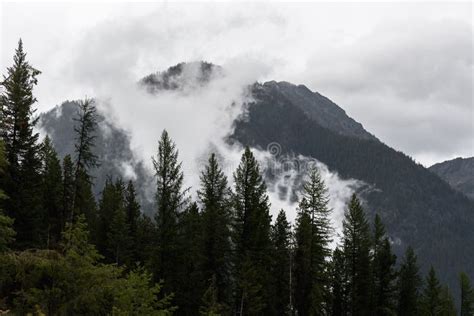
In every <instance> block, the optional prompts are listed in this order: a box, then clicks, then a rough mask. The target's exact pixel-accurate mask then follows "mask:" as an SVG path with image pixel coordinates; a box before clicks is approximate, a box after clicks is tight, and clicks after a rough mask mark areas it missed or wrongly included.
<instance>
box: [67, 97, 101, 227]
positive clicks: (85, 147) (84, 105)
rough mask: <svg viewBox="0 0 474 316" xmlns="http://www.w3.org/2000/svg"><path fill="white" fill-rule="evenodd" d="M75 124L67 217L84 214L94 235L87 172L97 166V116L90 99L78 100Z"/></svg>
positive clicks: (94, 220) (93, 217)
mask: <svg viewBox="0 0 474 316" xmlns="http://www.w3.org/2000/svg"><path fill="white" fill-rule="evenodd" d="M74 121H75V122H76V123H75V126H74V132H75V133H76V138H75V141H76V142H75V145H74V146H75V161H74V196H73V207H72V214H70V215H69V219H70V220H73V219H74V217H75V214H84V215H85V216H86V220H87V222H88V224H89V227H90V229H91V232H92V235H95V227H96V204H95V199H94V195H93V193H92V179H91V176H90V174H89V171H90V169H91V168H95V167H97V166H98V164H99V163H98V158H97V155H96V154H95V153H94V146H95V139H96V137H97V136H96V134H95V130H96V128H97V123H98V116H97V110H96V107H95V104H94V101H93V100H92V99H85V100H83V101H80V102H79V109H78V113H77V117H75V118H74Z"/></svg>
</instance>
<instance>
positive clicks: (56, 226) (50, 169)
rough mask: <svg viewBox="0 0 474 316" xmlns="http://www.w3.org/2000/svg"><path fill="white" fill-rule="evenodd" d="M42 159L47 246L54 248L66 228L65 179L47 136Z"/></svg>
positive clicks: (43, 145)
mask: <svg viewBox="0 0 474 316" xmlns="http://www.w3.org/2000/svg"><path fill="white" fill-rule="evenodd" d="M41 158H42V165H43V168H42V172H41V173H42V178H43V185H42V195H43V208H44V210H45V212H46V222H47V225H48V227H47V246H48V248H54V247H55V246H56V245H57V244H58V243H59V241H60V239H61V232H62V231H63V229H64V226H65V222H66V221H65V214H64V213H63V191H62V190H63V184H62V182H63V179H62V170H61V164H60V161H59V159H58V155H57V153H56V151H55V150H54V147H53V144H52V143H51V139H50V138H49V137H48V136H46V138H45V139H44V141H43V144H42V147H41Z"/></svg>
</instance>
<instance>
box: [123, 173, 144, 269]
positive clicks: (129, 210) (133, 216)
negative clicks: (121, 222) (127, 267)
mask: <svg viewBox="0 0 474 316" xmlns="http://www.w3.org/2000/svg"><path fill="white" fill-rule="evenodd" d="M140 215H141V212H140V204H139V203H138V201H137V193H136V191H135V186H134V185H133V182H132V181H131V180H130V181H129V182H128V184H127V189H126V190H125V217H126V223H128V226H129V233H130V243H131V249H130V260H131V262H130V263H136V262H138V261H140V258H139V255H138V252H139V251H140V250H139V247H140V245H139V243H138V229H139V224H140Z"/></svg>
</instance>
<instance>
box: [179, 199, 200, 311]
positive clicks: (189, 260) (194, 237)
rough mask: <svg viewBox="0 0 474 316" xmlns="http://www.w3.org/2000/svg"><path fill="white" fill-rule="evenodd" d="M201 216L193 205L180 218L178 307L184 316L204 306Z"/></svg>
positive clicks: (194, 204)
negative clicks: (201, 263)
mask: <svg viewBox="0 0 474 316" xmlns="http://www.w3.org/2000/svg"><path fill="white" fill-rule="evenodd" d="M201 227H202V226H201V214H199V208H198V206H197V204H196V203H191V204H190V205H189V207H187V208H186V210H184V212H183V213H181V214H180V216H179V250H178V254H179V256H178V260H179V261H178V262H176V263H175V264H176V265H177V268H178V269H179V271H178V272H179V279H178V280H175V281H174V282H175V284H173V285H174V286H175V288H176V291H175V292H176V293H179V295H178V296H176V305H178V306H179V310H180V313H181V314H183V315H194V314H196V311H198V310H199V307H200V306H201V305H202V295H203V293H204V291H205V289H206V287H205V285H204V279H203V277H202V270H201V269H200V262H201V261H202V260H201V244H202V242H201V238H202V236H201V230H202V229H201Z"/></svg>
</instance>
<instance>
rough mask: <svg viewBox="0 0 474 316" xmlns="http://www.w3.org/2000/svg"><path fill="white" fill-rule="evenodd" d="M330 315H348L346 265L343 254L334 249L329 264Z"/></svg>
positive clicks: (337, 248) (339, 250)
mask: <svg viewBox="0 0 474 316" xmlns="http://www.w3.org/2000/svg"><path fill="white" fill-rule="evenodd" d="M331 294H332V295H331V306H332V307H331V313H330V315H332V316H344V315H348V310H349V309H348V306H347V302H348V299H347V265H346V262H345V258H344V252H343V251H342V250H341V249H340V247H339V246H338V247H336V249H335V250H334V251H333V255H332V264H331Z"/></svg>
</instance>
